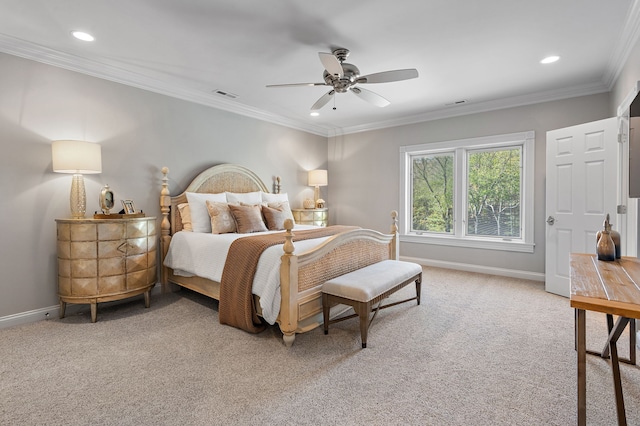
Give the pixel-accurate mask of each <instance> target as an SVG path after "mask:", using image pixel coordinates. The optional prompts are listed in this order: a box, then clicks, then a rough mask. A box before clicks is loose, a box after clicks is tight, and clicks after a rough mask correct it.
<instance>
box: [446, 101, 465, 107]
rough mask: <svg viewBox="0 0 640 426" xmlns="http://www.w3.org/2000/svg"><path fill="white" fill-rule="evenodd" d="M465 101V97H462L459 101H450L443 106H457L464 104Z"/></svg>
mask: <svg viewBox="0 0 640 426" xmlns="http://www.w3.org/2000/svg"><path fill="white" fill-rule="evenodd" d="M466 103H467V100H466V99H462V100H461V101H455V102H450V103H448V104H445V106H458V105H464V104H466Z"/></svg>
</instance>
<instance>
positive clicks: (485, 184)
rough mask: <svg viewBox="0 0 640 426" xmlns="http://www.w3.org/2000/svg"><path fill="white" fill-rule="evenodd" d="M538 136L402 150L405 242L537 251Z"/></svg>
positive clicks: (523, 135)
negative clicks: (535, 179)
mask: <svg viewBox="0 0 640 426" xmlns="http://www.w3.org/2000/svg"><path fill="white" fill-rule="evenodd" d="M533 147H534V132H526V133H514V134H508V135H498V136H489V137H483V138H474V139H464V140H456V141H449V142H439V143H431V144H423V145H414V146H404V147H401V148H400V157H401V167H400V169H401V173H402V176H401V182H402V183H401V185H402V188H401V194H402V195H401V198H402V200H401V209H400V210H401V212H400V214H401V216H400V218H401V223H400V224H401V239H402V240H403V241H410V242H422V243H429V244H443V245H456V246H464V247H476V248H486V249H496V250H509V251H523V252H533V173H534V161H533V157H534V151H533Z"/></svg>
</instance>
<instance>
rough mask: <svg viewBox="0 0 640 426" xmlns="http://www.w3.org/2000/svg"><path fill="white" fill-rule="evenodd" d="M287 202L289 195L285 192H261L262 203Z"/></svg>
mask: <svg viewBox="0 0 640 426" xmlns="http://www.w3.org/2000/svg"><path fill="white" fill-rule="evenodd" d="M285 201H286V202H289V197H288V196H287V193H286V192H285V193H284V194H271V193H269V192H263V193H262V202H263V203H284V202H285Z"/></svg>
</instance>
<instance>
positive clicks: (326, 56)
mask: <svg viewBox="0 0 640 426" xmlns="http://www.w3.org/2000/svg"><path fill="white" fill-rule="evenodd" d="M318 56H320V62H322V66H323V67H324V69H325V70H327V72H328V73H329V74H331V75H334V76H335V75H337V76H338V77H342V65H341V64H340V61H338V58H336V57H335V55H333V54H332V53H324V52H319V53H318Z"/></svg>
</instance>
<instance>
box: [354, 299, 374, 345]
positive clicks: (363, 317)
mask: <svg viewBox="0 0 640 426" xmlns="http://www.w3.org/2000/svg"><path fill="white" fill-rule="evenodd" d="M354 308H355V310H356V313H357V314H358V317H359V318H360V339H361V340H362V347H363V348H366V347H367V331H369V312H371V304H370V303H358V304H357V305H356V306H354Z"/></svg>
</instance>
